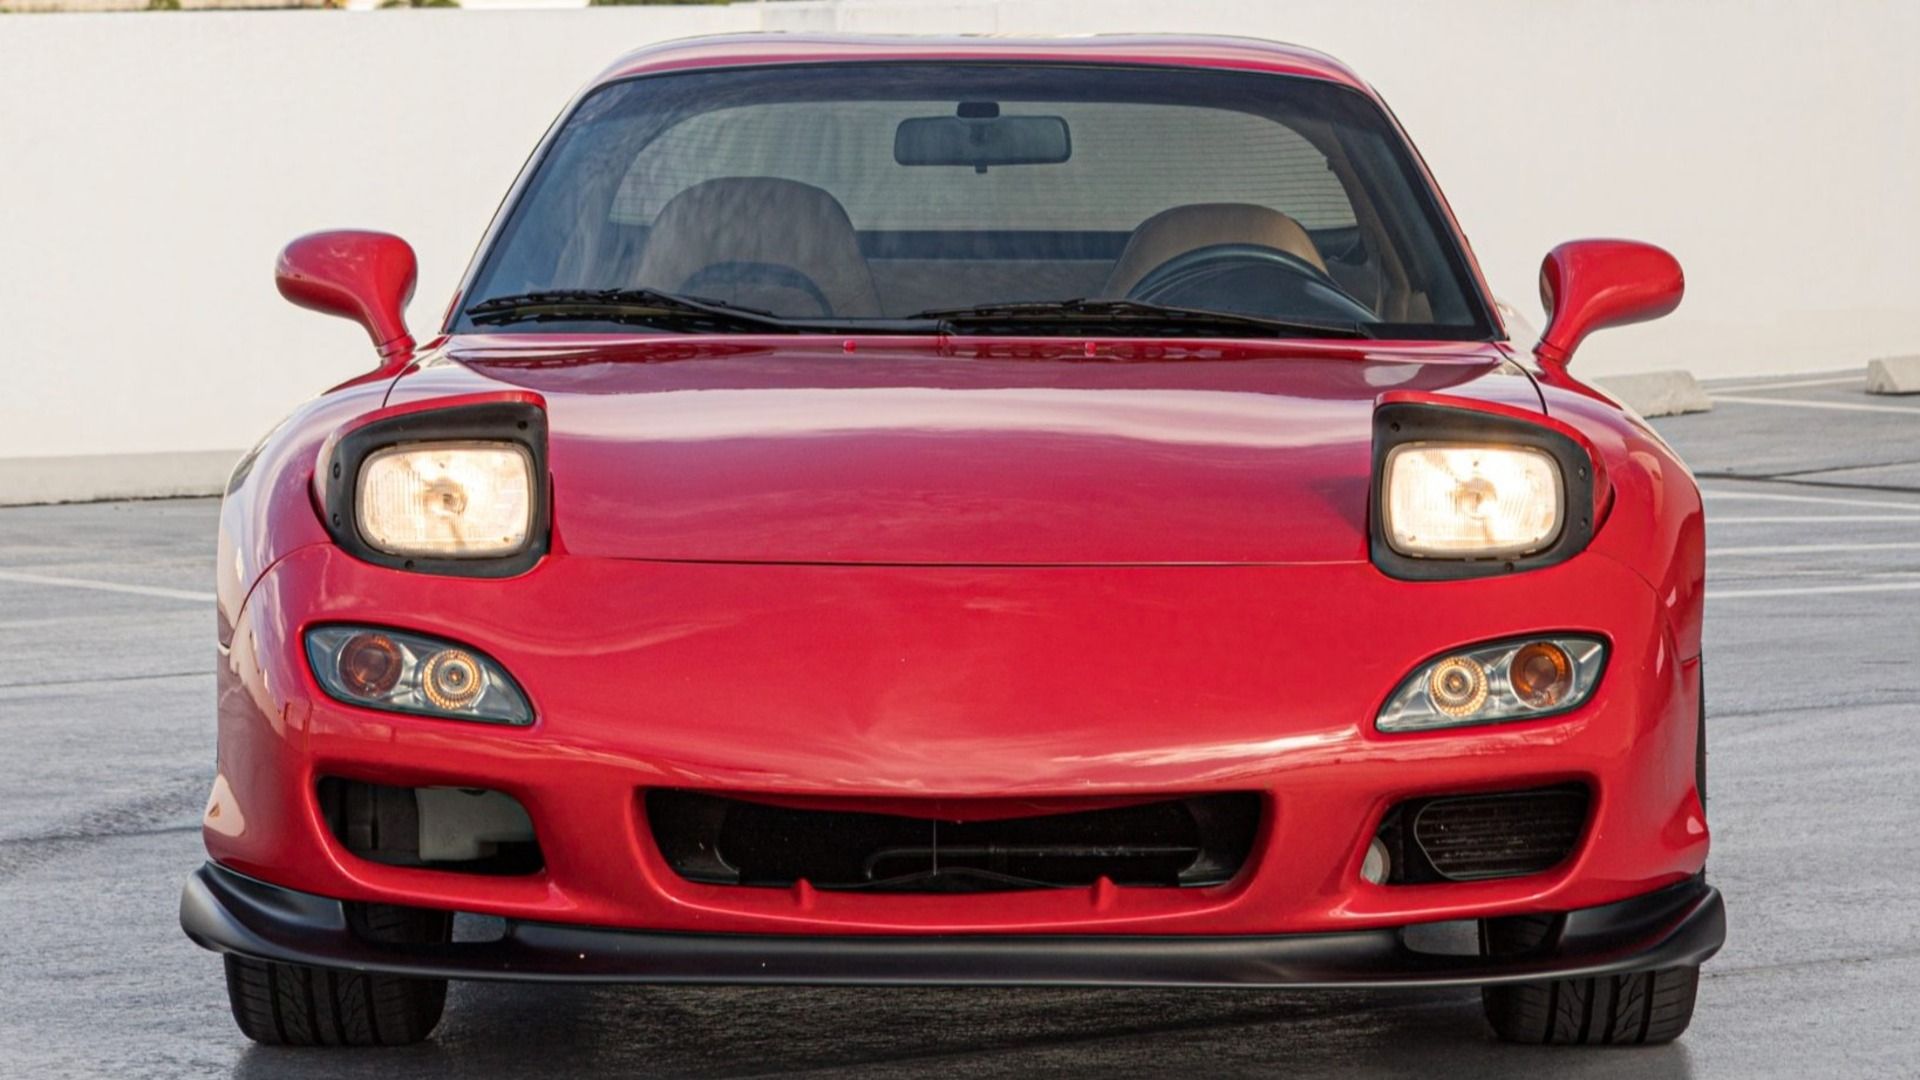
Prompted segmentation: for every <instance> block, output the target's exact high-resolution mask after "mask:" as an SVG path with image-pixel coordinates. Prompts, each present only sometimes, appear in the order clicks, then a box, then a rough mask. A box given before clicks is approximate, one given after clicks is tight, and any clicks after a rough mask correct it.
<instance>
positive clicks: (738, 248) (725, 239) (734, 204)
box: [635, 176, 880, 318]
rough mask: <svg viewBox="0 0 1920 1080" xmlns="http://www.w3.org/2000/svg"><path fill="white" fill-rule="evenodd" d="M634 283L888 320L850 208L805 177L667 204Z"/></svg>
mask: <svg viewBox="0 0 1920 1080" xmlns="http://www.w3.org/2000/svg"><path fill="white" fill-rule="evenodd" d="M635 277H636V278H637V281H636V284H638V285H641V286H645V287H647V288H654V289H662V290H666V291H669V292H689V293H694V294H696V295H701V296H706V297H709V298H712V299H716V300H726V301H729V302H731V303H736V304H744V305H746V306H749V307H760V308H765V309H767V310H769V311H772V312H774V313H776V314H781V315H811V314H814V313H815V309H817V308H819V307H820V306H821V305H822V304H823V303H824V305H825V307H826V309H827V310H826V311H824V312H819V314H824V315H837V316H849V317H854V318H871V317H874V316H877V315H879V314H880V297H879V294H878V293H877V292H876V291H875V290H874V287H873V272H872V271H871V270H869V269H868V268H867V260H866V259H865V257H863V256H862V255H861V254H860V244H859V240H858V238H857V237H856V236H855V234H854V231H853V222H852V221H851V220H850V219H849V218H848V217H847V211H846V208H844V207H842V206H841V205H840V201H839V200H838V199H835V198H834V197H833V196H832V195H830V194H828V193H827V192H825V191H822V190H820V189H819V188H817V187H813V186H812V185H810V184H802V183H800V182H799V181H797V180H782V179H778V178H775V177H770V176H754V177H744V176H736V177H723V178H720V179H717V180H707V181H703V182H701V183H698V184H695V185H693V186H692V187H690V188H688V189H686V190H685V191H682V192H680V193H679V194H678V195H675V196H674V197H673V198H671V199H669V200H667V204H666V205H665V206H662V207H661V208H660V214H659V216H658V217H656V218H654V221H653V229H652V231H651V233H650V235H649V236H648V237H647V247H646V251H645V253H644V254H643V255H642V256H641V258H640V266H639V268H638V270H636V271H635Z"/></svg>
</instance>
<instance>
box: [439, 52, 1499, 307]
mask: <svg viewBox="0 0 1920 1080" xmlns="http://www.w3.org/2000/svg"><path fill="white" fill-rule="evenodd" d="M1210 312H1219V313H1228V314H1230V315H1234V316H1239V317H1240V318H1236V319H1212V320H1207V319H1200V320H1198V321H1196V315H1197V314H1199V313H1210ZM729 313H731V315H729ZM1122 316H1124V321H1123V322H1116V323H1115V325H1117V326H1120V327H1121V332H1124V333H1125V334H1127V335H1128V336H1147V337H1150V336H1156V335H1157V334H1158V333H1159V329H1158V328H1159V327H1161V326H1164V327H1166V328H1168V332H1169V333H1172V332H1177V328H1186V329H1187V331H1188V332H1195V331H1196V330H1198V331H1204V332H1205V333H1207V334H1209V335H1213V336H1269V337H1271V336H1290V335H1292V334H1295V333H1318V334H1328V333H1339V334H1355V335H1360V336H1369V337H1385V338H1403V339H1404V338H1450V339H1474V338H1487V337H1491V336H1492V330H1491V326H1490V323H1489V321H1488V319H1487V315H1486V312H1485V311H1484V308H1483V306H1482V302H1481V299H1480V294H1479V292H1478V290H1477V289H1476V288H1475V286H1474V285H1473V283H1472V280H1471V278H1470V277H1469V275H1468V272H1467V269H1466V264H1465V261H1464V260H1463V258H1462V256H1461V253H1460V251H1459V250H1458V248H1457V245H1456V244H1455V243H1454V241H1453V239H1452V237H1451V234H1450V233H1449V232H1448V231H1447V230H1446V229H1445V228H1444V227H1443V226H1442V225H1441V223H1440V217H1439V214H1438V212H1437V208H1436V206H1435V203H1434V199H1433V197H1432V194H1431V192H1429V191H1428V190H1427V188H1426V186H1425V184H1424V182H1423V181H1422V179H1421V177H1420V174H1419V173H1418V172H1417V171H1416V169H1415V168H1414V166H1413V163H1412V160H1411V156H1410V154H1409V152H1408V150H1407V148H1406V147H1405V146H1404V145H1403V144H1402V142H1401V140H1400V139H1399V138H1398V137H1397V136H1396V135H1395V133H1394V130H1393V128H1392V127H1391V126H1390V124H1389V123H1388V121H1387V120H1386V118H1385V116H1384V115H1382V113H1381V111H1380V110H1379V108H1378V107H1377V106H1375V105H1374V104H1373V103H1372V102H1371V101H1369V100H1368V99H1367V98H1366V97H1365V96H1364V95H1362V94H1360V93H1358V92H1355V91H1352V90H1349V89H1346V88H1343V87H1339V86H1336V85H1333V84H1330V83H1326V82H1322V81H1317V80H1311V79H1301V78H1293V77H1287V76H1278V75H1261V74H1251V73H1241V72H1222V71H1201V70H1191V69H1179V68H1144V67H1087V66H1068V65H1042V64H1031V63H1025V64H979V63H973V64H963V63H929V62H921V63H909V64H854V65H838V66H834V67H824V66H800V67H783V68H766V69H747V70H740V69H734V70H726V71H707V72H694V73H684V74H671V75H655V76H648V77H642V78H635V79H630V80H627V81H624V82H619V83H614V84H611V85H609V86H606V87H603V88H601V89H600V90H597V91H595V92H594V93H593V94H591V95H590V96H589V97H588V98H587V99H586V100H585V101H584V102H582V104H581V105H580V107H579V108H578V109H577V110H576V111H575V112H574V114H573V115H572V116H571V117H569V118H568V120H567V121H566V123H565V125H564V127H563V128H562V129H561V130H560V132H559V133H558V134H557V135H556V137H555V138H554V140H553V142H552V145H551V147H550V149H549V150H548V152H547V153H546V154H545V156H544V157H543V159H542V160H541V161H540V163H539V164H538V165H537V167H536V169H535V172H534V174H533V175H532V177H531V179H530V180H529V182H528V184H527V185H526V188H525V190H524V192H523V194H522V195H521V196H520V198H519V199H518V200H517V201H516V203H515V204H514V205H513V207H512V208H511V209H510V210H509V212H508V216H507V218H506V219H505V221H504V223H503V225H502V227H501V229H500V230H499V232H498V235H497V238H496V240H495V242H494V244H493V246H492V248H491V249H490V250H489V251H488V252H487V253H486V254H485V255H484V257H483V258H482V260H481V263H480V266H479V272H478V273H477V274H476V276H475V278H474V282H473V285H472V288H471V289H469V291H468V292H467V294H466V296H465V298H464V301H463V310H462V311H461V312H460V313H458V314H457V315H456V317H455V320H454V323H453V328H454V329H456V330H459V329H475V328H479V327H489V328H491V327H498V326H502V325H511V326H512V328H513V329H514V330H516V331H526V332H539V331H569V330H574V331H577V330H601V329H609V328H618V329H621V330H624V331H629V332H647V331H648V330H665V331H673V332H728V331H730V330H731V331H739V330H742V329H753V328H755V326H754V324H755V323H756V322H757V323H758V324H759V325H760V326H763V327H766V328H772V327H776V326H780V325H782V324H783V323H791V325H792V327H793V328H805V329H812V330H827V329H834V330H838V329H845V330H847V331H849V332H857V331H859V330H862V329H867V330H872V331H876V332H881V331H884V332H888V333H914V332H929V333H931V332H936V331H938V332H957V333H966V332H970V331H971V332H983V333H985V332H992V333H1022V332H1029V331H1032V332H1040V333H1045V332H1051V331H1050V330H1049V327H1054V326H1061V327H1065V328H1066V329H1065V330H1062V331H1060V332H1077V333H1089V332H1096V331H1097V330H1098V329H1099V327H1100V326H1101V325H1102V324H1105V323H1109V322H1115V320H1118V319H1120V318H1121V317H1122Z"/></svg>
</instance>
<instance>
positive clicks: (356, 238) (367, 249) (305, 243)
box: [273, 229, 419, 357]
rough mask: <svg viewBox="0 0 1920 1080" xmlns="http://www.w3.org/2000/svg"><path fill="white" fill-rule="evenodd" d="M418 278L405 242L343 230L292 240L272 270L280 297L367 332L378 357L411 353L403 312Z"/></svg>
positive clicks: (417, 269)
mask: <svg viewBox="0 0 1920 1080" xmlns="http://www.w3.org/2000/svg"><path fill="white" fill-rule="evenodd" d="M418 274H419V264H418V262H417V261H416V260H415V259H414V257H413V248H411V247H409V246H408V245H407V242H406V241H405V240H402V239H400V238H399V237H397V236H394V235H392V234H390V233H382V232H359V231H354V230H348V229H342V230H338V231H334V232H318V233H309V234H307V235H306V236H303V237H301V238H300V239H298V240H295V241H294V242H293V243H291V244H288V245H287V246H286V247H285V248H283V249H282V250H281V252H280V261H279V262H278V263H277V264H275V266H274V268H273V279H274V283H275V284H277V285H278V286H280V295H281V296H284V297H286V298H287V299H288V300H291V301H293V302H294V303H295V304H298V305H300V306H301V307H303V308H311V309H313V310H314V311H320V312H325V313H326V314H328V315H338V316H340V317H342V318H346V319H352V320H353V321H354V322H357V323H359V324H360V325H361V326H364V327H366V330H367V335H368V336H369V337H371V338H373V344H374V347H375V348H377V349H379V350H380V355H381V356H383V357H391V356H394V355H396V354H399V353H404V352H408V351H411V350H412V348H413V337H412V336H411V335H409V334H408V333H407V316H406V310H407V301H409V300H411V299H413V285H414V279H415V278H416V277H417V276H418Z"/></svg>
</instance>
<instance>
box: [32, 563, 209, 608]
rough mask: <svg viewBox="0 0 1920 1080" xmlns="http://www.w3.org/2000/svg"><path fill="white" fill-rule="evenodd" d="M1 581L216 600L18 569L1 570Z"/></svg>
mask: <svg viewBox="0 0 1920 1080" xmlns="http://www.w3.org/2000/svg"><path fill="white" fill-rule="evenodd" d="M0 581H14V582H18V583H20V584H22V585H56V586H59V587H60V588H64V589H93V590H95V591H97V592H117V593H128V594H130V595H133V596H157V597H160V598H161V599H163V600H190V601H192V602H194V603H196V604H210V603H212V602H213V600H214V596H213V594H212V593H202V592H188V591H187V590H185V589H163V588H161V587H159V586H157V585H126V584H122V583H121V582H118V581H92V580H89V579H87V578H70V577H55V576H53V575H52V574H23V573H21V572H20V571H18V570H0Z"/></svg>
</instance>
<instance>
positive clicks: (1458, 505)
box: [1368, 394, 1606, 581]
mask: <svg viewBox="0 0 1920 1080" xmlns="http://www.w3.org/2000/svg"><path fill="white" fill-rule="evenodd" d="M1605 491H1606V487H1605V481H1604V477H1602V476H1600V475H1599V461H1598V458H1597V457H1596V456H1595V455H1594V453H1593V451H1592V449H1591V447H1590V445H1589V443H1588V442H1587V440H1586V438H1585V436H1583V435H1581V434H1580V432H1579V431H1578V430H1577V429H1574V428H1572V427H1569V426H1568V425H1566V424H1564V423H1561V422H1559V421H1556V420H1554V419H1552V418H1550V417H1546V416H1537V415H1533V414H1530V413H1525V412H1522V411H1521V410H1518V409H1512V408H1505V407H1502V406H1497V405H1492V404H1488V403H1485V402H1470V401H1459V402H1456V401H1455V400H1454V399H1445V398H1439V397H1437V396H1435V395H1430V394H1422V395H1409V396H1408V397H1407V398H1401V397H1399V396H1397V395H1391V394H1390V395H1388V396H1387V397H1386V398H1385V399H1383V401H1382V403H1381V404H1380V405H1379V406H1378V407H1377V408H1375V409H1374V412H1373V500H1372V509H1371V512H1370V513H1369V515H1368V533H1369V546H1370V549H1371V554H1372V558H1373V564H1374V565H1375V566H1376V567H1378V568H1379V569H1380V570H1381V571H1383V572H1384V573H1386V574H1388V575H1389V576H1391V577H1396V578H1399V579H1401V580H1403V581H1443V580H1450V579H1456V578H1471V577H1485V576H1488V575H1492V574H1504V573H1507V572H1510V571H1515V570H1532V569H1536V568H1539V567H1543V566H1551V565H1553V564H1554V563H1558V562H1562V561H1565V560H1567V559H1570V558H1572V557H1573V556H1575V555H1577V554H1579V553H1580V552H1581V551H1584V550H1585V549H1586V547H1587V544H1588V542H1589V541H1591V540H1592V538H1593V531H1594V525H1595V521H1596V519H1597V517H1598V513H1599V511H1600V509H1601V508H1602V507H1601V504H1600V502H1599V500H1598V498H1597V497H1596V496H1597V494H1602V493H1604V492H1605Z"/></svg>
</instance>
